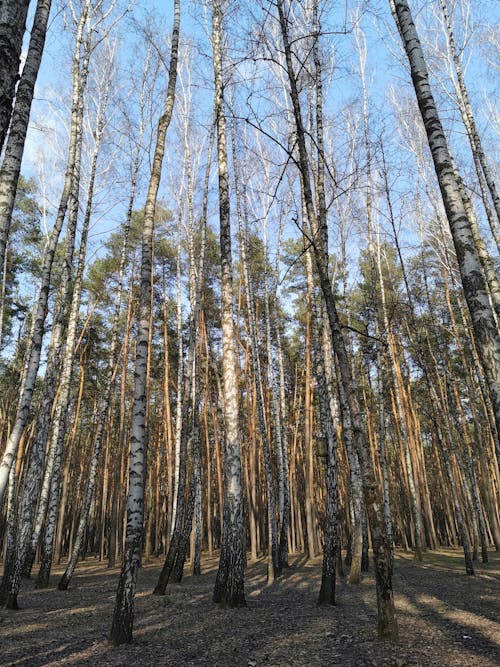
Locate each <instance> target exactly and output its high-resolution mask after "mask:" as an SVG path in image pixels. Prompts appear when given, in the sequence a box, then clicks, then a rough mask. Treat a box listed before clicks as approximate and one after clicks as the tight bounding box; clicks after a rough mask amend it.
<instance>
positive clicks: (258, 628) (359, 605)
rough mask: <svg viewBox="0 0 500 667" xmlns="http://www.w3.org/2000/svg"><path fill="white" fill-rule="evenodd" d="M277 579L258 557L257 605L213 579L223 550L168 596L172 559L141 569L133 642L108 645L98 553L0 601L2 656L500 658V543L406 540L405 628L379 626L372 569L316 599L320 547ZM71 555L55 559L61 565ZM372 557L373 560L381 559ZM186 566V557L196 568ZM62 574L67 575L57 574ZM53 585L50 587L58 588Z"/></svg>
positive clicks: (54, 661) (402, 561)
mask: <svg viewBox="0 0 500 667" xmlns="http://www.w3.org/2000/svg"><path fill="white" fill-rule="evenodd" d="M290 562H291V563H292V567H290V568H289V569H288V570H287V571H286V572H285V574H284V576H283V577H281V578H280V579H279V580H277V581H276V582H275V583H274V584H272V585H271V586H266V583H265V572H266V563H265V560H264V559H260V560H258V561H255V562H249V563H248V567H247V571H246V594H247V596H246V597H247V604H248V606H247V607H246V608H243V609H221V608H219V607H218V606H217V605H215V604H213V602H212V601H211V599H212V591H213V584H214V579H215V574H216V570H217V563H218V559H217V556H215V555H214V556H213V557H210V558H209V557H206V556H205V558H204V559H203V561H202V566H203V567H202V572H203V574H201V575H199V576H191V575H186V576H185V577H184V580H183V582H182V583H181V584H171V585H169V586H168V588H167V594H166V595H164V596H153V595H151V591H152V590H153V587H154V585H155V583H156V579H157V576H158V570H159V568H160V567H161V562H160V560H159V559H158V560H157V559H152V560H150V561H149V562H144V563H143V567H142V568H141V569H140V572H139V578H138V587H137V596H136V629H135V632H134V642H133V643H132V644H131V645H124V646H121V647H118V648H113V647H111V646H110V645H109V642H108V637H109V619H110V617H111V612H112V609H113V604H114V598H115V593H116V579H117V569H107V568H106V565H105V563H100V562H99V561H97V560H94V559H92V558H87V559H86V560H85V561H83V562H82V563H81V566H80V568H79V570H78V572H77V574H76V576H75V578H74V580H73V582H72V585H71V587H70V589H69V590H67V591H58V590H55V589H54V590H50V591H49V592H47V591H39V590H35V589H34V588H33V584H31V583H30V584H28V585H26V586H25V588H23V595H22V599H20V601H19V602H20V606H21V607H22V608H21V609H20V610H19V611H11V610H6V609H2V610H1V612H0V647H1V648H0V665H1V666H2V667H6V666H7V665H8V666H9V667H10V666H12V667H14V666H16V667H42V666H44V667H45V666H46V667H48V666H49V665H50V666H51V667H56V666H57V667H63V666H65V667H66V666H79V665H114V666H118V665H120V666H125V665H133V666H134V667H142V666H144V667H147V666H149V665H155V666H156V665H165V666H169V667H170V666H172V667H173V666H174V665H178V666H182V667H184V666H186V667H187V666H188V665H207V666H211V667H222V666H227V667H229V666H235V667H259V666H260V665H266V666H271V665H273V666H274V665H276V666H278V665H280V666H285V665H290V666H292V665H293V666H296V667H309V666H311V667H313V666H314V667H319V666H321V667H326V666H327V665H343V667H362V666H368V665H373V666H377V667H378V666H381V667H382V666H384V667H386V666H387V667H412V666H422V667H424V666H425V667H427V666H431V665H436V666H438V665H439V666H443V667H496V666H497V665H498V664H500V603H499V601H500V596H499V592H500V554H498V553H492V554H491V558H490V562H489V563H488V564H479V563H478V564H477V566H476V568H477V569H476V576H475V577H467V576H466V575H465V574H464V573H463V564H462V556H461V553H460V552H459V550H452V549H447V550H440V551H437V552H429V553H426V554H425V557H424V561H423V562H417V561H415V560H414V559H413V556H412V554H410V553H404V552H398V554H397V556H396V559H395V575H394V589H395V600H396V609H397V613H398V621H399V625H400V639H399V641H397V642H381V641H380V640H378V639H377V636H376V605H375V591H374V585H373V572H370V573H367V574H366V575H365V576H364V578H363V581H362V583H361V584H360V585H356V586H355V585H348V584H347V583H346V578H345V577H340V578H339V582H338V588H337V591H338V594H337V605H336V606H328V607H319V606H318V605H317V604H316V600H317V592H318V588H319V585H320V579H321V559H320V558H319V557H318V558H316V559H314V560H311V561H307V562H306V560H305V559H304V558H303V557H300V556H295V557H293V558H291V560H290ZM63 569H64V565H61V566H59V567H57V568H55V573H56V574H58V573H59V572H61V573H62V571H63ZM372 569H373V568H372ZM186 571H187V568H186ZM54 581H56V579H54ZM47 593H48V594H47Z"/></svg>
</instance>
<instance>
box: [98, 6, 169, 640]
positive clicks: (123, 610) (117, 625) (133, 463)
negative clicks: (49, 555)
mask: <svg viewBox="0 0 500 667" xmlns="http://www.w3.org/2000/svg"><path fill="white" fill-rule="evenodd" d="M179 25H180V0H174V21H173V28H172V43H171V49H170V66H169V76H168V88H167V94H166V99H165V107H164V109H163V113H162V115H161V117H160V120H159V121H158V131H157V136H156V146H155V151H154V157H153V165H152V169H151V177H150V179H149V186H148V192H147V196H146V205H145V208H144V224H143V231H142V258H141V283H140V284H141V288H140V289H141V291H140V314H139V331H138V338H137V346H136V358H135V382H134V403H133V417H132V433H131V438H130V459H129V489H128V500H127V528H126V536H125V553H124V556H123V564H122V570H121V574H120V579H119V582H118V589H117V593H116V603H115V610H114V614H113V622H112V626H111V633H110V641H111V643H112V644H113V645H115V646H117V645H119V644H123V643H126V642H131V641H132V629H133V622H134V595H135V588H136V582H137V570H138V568H139V563H140V556H141V548H142V539H143V515H144V464H145V460H144V459H145V450H146V447H147V424H146V420H145V415H146V390H147V388H146V378H147V363H148V342H149V336H150V331H149V328H150V321H151V313H150V308H151V291H152V285H151V269H152V263H153V230H154V217H155V209H156V200H157V196H158V188H159V185H160V179H161V171H162V164H163V156H164V152H165V139H166V133H167V129H168V126H169V125H170V120H171V118H172V112H173V108H174V101H175V84H176V80H177V58H178V49H179Z"/></svg>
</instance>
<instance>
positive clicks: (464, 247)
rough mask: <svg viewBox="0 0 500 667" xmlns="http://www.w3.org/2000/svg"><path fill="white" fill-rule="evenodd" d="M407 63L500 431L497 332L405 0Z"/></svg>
mask: <svg viewBox="0 0 500 667" xmlns="http://www.w3.org/2000/svg"><path fill="white" fill-rule="evenodd" d="M390 3H391V7H392V9H393V14H394V18H395V22H396V25H397V27H398V29H399V33H400V35H401V39H402V42H403V46H404V49H405V51H406V54H407V56H408V61H409V64H410V70H411V77H412V81H413V86H414V88H415V93H416V97H417V102H418V106H419V109H420V114H421V116H422V121H423V124H424V127H425V130H426V133H427V139H428V143H429V148H430V151H431V155H432V159H433V162H434V168H435V171H436V176H437V179H438V182H439V187H440V190H441V195H442V198H443V203H444V207H445V210H446V216H447V219H448V223H449V225H450V230H451V235H452V238H453V243H454V246H455V252H456V256H457V261H458V266H459V269H460V275H461V280H462V286H463V291H464V295H465V299H466V301H467V306H468V308H469V311H470V314H471V318H472V323H473V327H474V334H475V339H476V344H477V347H478V350H479V356H480V359H481V363H482V366H483V368H484V372H485V377H486V379H487V382H488V387H489V391H490V395H491V401H492V403H493V406H494V412H495V421H496V424H497V430H498V431H500V333H499V331H498V328H497V326H496V321H495V315H494V310H493V309H492V307H491V305H490V300H489V296H488V289H487V285H486V282H485V278H484V275H483V270H482V267H481V261H480V258H479V255H478V251H477V249H476V244H475V242H474V236H473V233H472V229H471V226H470V222H469V220H468V217H467V213H466V210H465V205H464V201H463V198H462V196H461V194H460V187H459V183H458V182H457V179H456V176H455V173H454V169H453V162H452V158H451V155H450V151H449V148H448V143H447V141H446V136H445V134H444V130H443V126H442V124H441V120H440V118H439V114H438V111H437V108H436V104H435V101H434V97H433V95H432V91H431V87H430V83H429V75H428V72H427V66H426V63H425V58H424V54H423V50H422V47H421V44H420V41H419V38H418V34H417V31H416V28H415V24H414V22H413V18H412V15H411V11H410V7H409V5H408V2H407V1H406V0H390Z"/></svg>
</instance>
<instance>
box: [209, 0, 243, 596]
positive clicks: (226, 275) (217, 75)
mask: <svg viewBox="0 0 500 667" xmlns="http://www.w3.org/2000/svg"><path fill="white" fill-rule="evenodd" d="M222 19H223V9H222V1H221V0H212V50H213V66H214V84H215V109H216V123H217V161H218V168H219V216H220V250H221V319H222V386H223V397H222V398H223V413H224V425H225V447H224V467H225V472H226V475H225V493H224V509H223V528H222V543H221V553H220V560H219V569H218V571H217V577H216V581H215V588H214V594H213V599H214V602H219V603H221V604H222V605H227V606H230V607H240V606H245V605H246V602H245V591H244V580H243V568H244V564H245V550H244V540H243V491H242V474H241V445H240V434H239V409H238V393H237V392H238V381H237V374H236V353H235V340H236V338H235V332H234V319H233V266H232V253H231V218H230V208H229V170H228V163H227V140H226V117H225V109H224V81H223V76H222V44H221V42H222V25H221V24H222Z"/></svg>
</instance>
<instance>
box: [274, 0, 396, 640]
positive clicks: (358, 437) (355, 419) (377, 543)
mask: <svg viewBox="0 0 500 667" xmlns="http://www.w3.org/2000/svg"><path fill="white" fill-rule="evenodd" d="M276 7H277V9H278V17H279V26H280V30H281V37H282V43H283V48H284V55H285V67H286V71H287V75H288V81H289V86H290V88H289V92H290V99H291V102H292V107H293V117H294V121H295V131H296V135H297V152H298V159H297V166H298V169H299V172H300V177H301V184H302V189H303V196H304V202H305V209H306V213H307V221H308V231H307V232H306V237H307V240H308V241H309V242H310V243H311V246H312V249H313V253H314V259H315V266H316V271H317V274H318V278H319V282H320V285H321V290H322V293H323V298H324V300H325V308H326V312H327V315H328V322H329V326H330V336H331V344H332V347H333V349H334V351H335V355H336V357H337V362H338V368H339V373H340V377H341V382H342V384H343V386H344V390H345V393H346V397H347V401H348V406H349V413H350V417H351V422H352V426H353V436H354V443H355V448H356V452H357V454H358V456H359V459H360V464H361V470H362V480H363V492H364V498H365V503H366V508H367V511H368V514H369V521H370V531H371V537H372V546H373V552H374V557H375V575H376V576H375V578H376V590H377V606H378V634H379V637H381V638H383V639H397V637H398V626H397V621H396V616H395V610H394V599H393V592H392V558H391V549H390V545H389V543H388V539H387V533H386V530H385V521H384V516H383V509H382V508H383V503H382V502H381V498H380V496H381V493H380V491H379V489H378V485H377V482H376V479H375V475H374V470H373V467H372V462H371V458H370V450H369V443H368V441H367V437H366V432H365V426H364V424H363V422H362V418H361V410H360V406H359V402H358V399H357V395H356V388H355V385H354V378H353V376H352V370H351V366H350V363H349V359H348V356H347V349H346V343H345V339H344V334H343V333H342V327H341V324H340V319H339V315H338V310H337V305H336V302H335V297H334V294H333V290H332V285H331V282H330V277H329V275H328V269H327V266H326V265H325V257H324V247H323V245H322V243H321V238H322V232H323V230H322V229H321V228H320V227H319V224H318V217H317V213H316V210H315V206H314V199H313V190H312V185H311V178H310V160H309V156H308V153H307V147H306V139H305V137H306V134H305V127H304V123H303V119H302V109H301V105H300V99H299V93H298V88H297V79H296V74H295V70H294V66H293V60H292V50H291V44H290V37H289V19H288V18H287V15H286V13H285V8H284V3H283V0H277V1H276ZM321 222H322V224H325V221H321Z"/></svg>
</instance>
